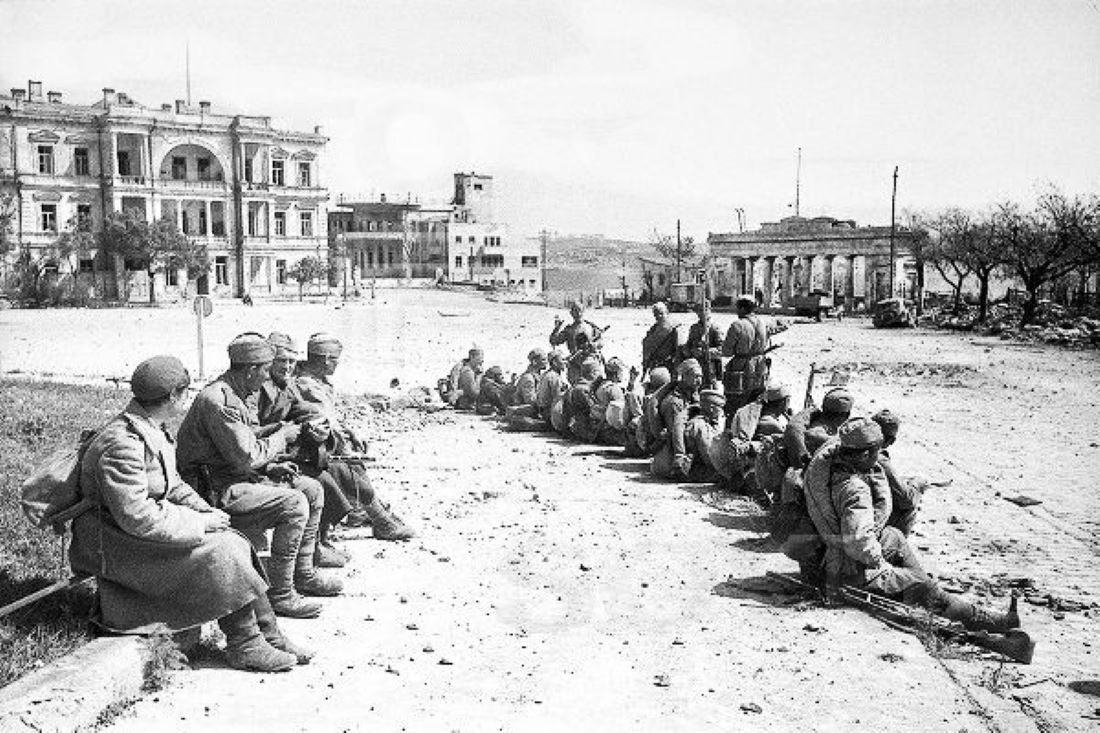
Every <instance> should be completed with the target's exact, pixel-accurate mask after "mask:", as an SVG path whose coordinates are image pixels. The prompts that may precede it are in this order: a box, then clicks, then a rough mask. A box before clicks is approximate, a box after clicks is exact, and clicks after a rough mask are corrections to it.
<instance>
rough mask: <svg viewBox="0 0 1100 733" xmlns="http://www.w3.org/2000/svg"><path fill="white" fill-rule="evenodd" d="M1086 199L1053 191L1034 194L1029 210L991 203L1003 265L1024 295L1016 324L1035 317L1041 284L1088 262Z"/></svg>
mask: <svg viewBox="0 0 1100 733" xmlns="http://www.w3.org/2000/svg"><path fill="white" fill-rule="evenodd" d="M1090 204H1091V202H1090V201H1089V200H1088V199H1085V198H1084V197H1081V196H1074V197H1069V196H1066V195H1065V194H1063V193H1062V192H1061V191H1058V190H1057V189H1051V190H1049V191H1048V192H1047V193H1045V194H1042V195H1040V196H1039V200H1038V202H1037V203H1036V207H1035V210H1034V211H1033V212H1025V211H1023V210H1021V208H1020V207H1019V206H1018V205H1017V204H1015V203H1004V204H1000V205H999V206H998V207H997V219H998V221H999V223H1000V226H999V227H998V234H999V239H1000V244H1001V247H1002V248H1003V251H1004V256H1005V263H1006V268H1007V269H1008V270H1009V271H1010V272H1011V273H1012V274H1014V275H1015V276H1016V277H1018V278H1019V279H1020V281H1021V282H1022V283H1023V286H1024V290H1025V291H1026V292H1027V299H1026V300H1025V301H1024V313H1023V318H1022V319H1021V322H1022V323H1025V324H1028V323H1033V322H1034V321H1035V312H1036V310H1037V308H1038V305H1039V292H1040V290H1041V289H1042V288H1043V286H1045V285H1048V284H1050V283H1053V282H1054V281H1055V280H1057V279H1058V278H1061V277H1064V276H1065V275H1068V274H1069V273H1071V272H1073V271H1074V270H1075V269H1077V268H1078V267H1079V266H1081V265H1082V264H1084V263H1086V262H1087V261H1088V257H1089V255H1088V252H1089V250H1090V248H1091V247H1090V244H1089V243H1090V241H1091V237H1093V236H1094V234H1092V232H1093V231H1094V227H1095V226H1096V225H1095V223H1094V221H1093V220H1094V218H1095V213H1094V211H1093V210H1092V209H1091V207H1090Z"/></svg>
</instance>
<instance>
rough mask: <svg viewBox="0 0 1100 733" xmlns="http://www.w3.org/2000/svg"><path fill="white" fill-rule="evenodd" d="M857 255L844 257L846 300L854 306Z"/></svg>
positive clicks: (849, 304)
mask: <svg viewBox="0 0 1100 733" xmlns="http://www.w3.org/2000/svg"><path fill="white" fill-rule="evenodd" d="M855 275H856V256H855V255H848V256H847V257H845V258H844V301H845V302H846V303H847V304H848V307H849V308H851V307H852V299H853V298H854V297H855V287H856V278H855Z"/></svg>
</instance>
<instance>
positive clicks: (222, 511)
mask: <svg viewBox="0 0 1100 733" xmlns="http://www.w3.org/2000/svg"><path fill="white" fill-rule="evenodd" d="M342 350H343V347H342V345H341V343H340V341H339V340H338V339H336V338H335V337H333V336H331V335H327V334H315V335H313V336H311V337H310V339H309V342H308V344H307V347H306V352H305V359H304V360H302V361H300V357H301V351H300V349H299V347H298V345H297V344H296V343H295V341H294V340H293V339H292V338H291V337H290V336H288V335H286V334H282V333H272V334H270V335H269V336H267V337H264V336H262V335H260V334H257V333H246V334H242V335H240V336H238V337H237V338H235V339H233V341H232V342H231V343H230V344H229V347H228V351H229V362H230V366H229V369H228V370H227V371H226V372H225V373H224V374H222V375H221V376H219V377H218V378H216V379H214V380H213V381H211V382H210V383H209V384H207V385H206V386H204V387H203V388H202V389H201V391H199V393H198V395H197V396H196V397H195V399H194V402H193V403H192V404H191V405H190V407H189V409H188V405H187V402H188V400H187V398H188V390H189V388H190V382H191V379H190V375H189V374H188V372H187V370H186V369H185V368H184V366H183V364H182V363H181V362H180V360H179V359H177V358H176V357H174V356H156V357H152V358H151V359H147V360H146V361H144V362H142V363H141V364H140V365H138V367H137V368H136V369H135V371H134V373H133V376H132V378H131V381H130V386H131V390H132V392H133V396H134V398H133V400H132V401H131V402H130V404H129V405H128V406H127V407H126V409H125V410H124V411H123V412H122V413H121V414H120V415H118V416H117V417H116V418H115V419H114V420H112V421H111V422H110V423H109V424H108V425H107V426H106V427H105V428H104V429H102V430H100V431H99V432H98V434H97V435H96V437H95V438H94V439H93V440H92V442H91V444H90V445H89V446H88V448H87V450H86V451H85V452H84V454H83V458H82V463H81V491H82V492H83V494H84V496H85V497H86V498H88V499H90V500H91V502H92V503H93V505H94V510H90V511H87V512H85V513H83V514H81V515H80V516H78V517H77V518H76V519H74V520H73V542H72V545H71V550H70V558H71V562H72V565H73V568H74V570H77V571H81V572H86V573H89V574H93V575H95V576H96V577H97V579H98V588H99V599H100V608H99V616H100V619H99V620H100V623H101V624H102V625H103V626H105V627H106V628H109V629H111V630H115V631H121V632H143V631H147V630H152V628H153V627H154V626H159V627H160V628H163V627H167V629H168V630H169V631H171V632H184V631H189V630H195V629H197V628H198V627H199V626H201V624H203V623H205V622H207V621H213V620H217V621H218V624H219V625H220V626H221V628H222V630H223V631H224V632H225V635H226V652H227V659H228V661H229V664H230V665H231V666H234V667H238V668H241V669H248V670H255V671H264V672H273V671H283V670H286V669H289V668H291V667H293V666H295V665H296V664H305V663H306V662H308V661H309V660H310V658H311V657H312V656H313V653H312V652H311V651H309V650H306V649H304V648H302V647H301V646H298V645H296V644H293V643H292V642H290V641H289V640H288V639H287V638H286V637H285V636H284V635H283V634H282V633H281V632H280V630H279V626H278V623H277V621H276V617H277V616H286V617H292V618H316V617H317V616H319V615H320V614H321V611H322V606H321V604H320V603H318V602H317V601H316V600H313V598H316V597H324V596H335V595H339V594H340V593H342V591H343V585H342V583H341V582H340V581H339V580H338V579H337V578H335V577H331V576H329V575H325V574H323V571H322V570H320V569H319V568H326V567H327V568H334V567H342V566H343V565H345V564H346V563H347V562H348V560H349V558H348V557H347V556H346V555H344V554H343V553H341V552H340V551H339V550H338V549H337V548H336V547H335V546H334V545H333V544H332V542H331V539H332V537H331V535H332V528H333V527H334V526H336V525H337V524H339V523H341V522H342V521H343V522H347V523H348V524H352V525H367V524H369V525H370V526H371V528H372V530H373V534H374V537H375V538H377V539H382V540H405V539H408V538H410V537H412V536H413V532H412V530H410V529H409V528H408V527H406V526H405V525H404V523H403V522H402V521H401V520H400V519H399V518H398V517H396V516H395V515H394V514H393V513H392V512H391V511H390V510H389V508H388V507H387V506H386V505H385V504H383V503H382V502H381V500H380V499H379V497H378V495H377V493H376V491H375V489H374V487H373V486H372V484H371V481H370V479H369V478H368V476H367V473H366V469H365V461H366V460H367V456H366V455H365V451H366V449H367V442H366V439H365V438H364V436H363V435H361V434H360V432H359V431H358V430H357V429H356V427H355V426H353V425H350V424H348V423H346V422H345V421H344V420H343V419H342V418H341V415H340V412H339V410H338V406H337V399H336V390H335V386H334V384H333V382H332V377H333V374H334V372H335V371H336V369H337V367H338V365H339V362H340V356H341V352H342ZM184 413H185V414H184ZM181 414H183V420H182V423H181V424H180V427H179V431H178V433H177V436H176V438H175V439H174V440H173V439H172V437H171V436H170V435H169V433H168V431H167V430H166V428H165V425H166V423H168V422H171V421H173V420H174V419H175V418H178V417H179V416H180V415H181ZM269 535H270V541H269V539H268V536H269ZM268 552H269V553H270V555H269V557H268V558H267V562H266V563H263V562H261V561H260V559H259V557H260V554H266V553H268Z"/></svg>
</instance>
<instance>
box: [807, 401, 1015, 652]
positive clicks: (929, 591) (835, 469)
mask: <svg viewBox="0 0 1100 733" xmlns="http://www.w3.org/2000/svg"><path fill="white" fill-rule="evenodd" d="M838 438H839V439H838V440H837V441H836V442H835V443H833V442H830V443H829V444H828V445H827V446H826V447H825V448H823V449H822V450H821V451H819V452H818V453H817V454H816V455H815V456H814V458H813V460H812V461H811V463H810V466H809V468H808V469H807V471H806V481H805V492H806V505H807V510H808V511H809V515H810V518H811V520H812V521H813V525H814V528H815V529H816V530H817V533H818V535H819V536H820V538H821V542H822V543H823V545H824V553H823V561H822V570H823V575H824V580H825V589H826V593H827V594H829V595H834V596H835V594H836V591H837V590H838V589H839V588H840V586H841V585H852V586H854V587H856V588H858V589H860V590H867V591H871V592H873V593H878V594H880V595H883V596H886V597H888V598H893V599H897V600H902V601H904V602H905V603H909V604H914V605H920V606H924V607H926V608H928V609H929V610H930V611H932V612H933V613H936V614H938V615H941V616H944V617H946V618H948V619H951V620H952V621H959V622H961V623H962V624H963V626H965V627H966V628H967V629H970V630H974V631H994V632H1005V631H1009V630H1011V629H1015V628H1019V626H1020V619H1019V617H1018V616H1017V615H1016V613H1015V612H1014V611H1010V612H1009V613H995V612H992V611H989V610H988V609H985V608H982V607H979V606H977V605H975V604H973V603H969V602H967V601H964V600H963V599H962V598H960V597H958V596H956V595H953V594H951V593H947V592H946V591H944V590H943V589H942V588H940V587H939V585H938V584H937V583H936V581H935V580H933V579H932V578H931V576H929V575H928V573H926V572H925V571H924V569H923V568H922V567H921V565H920V561H919V560H918V558H917V554H916V552H915V551H914V550H913V548H912V547H911V546H910V545H909V543H908V541H907V540H906V539H905V536H904V535H903V534H902V533H901V532H899V531H898V530H897V529H896V528H894V527H887V526H885V522H886V518H887V517H888V516H889V506H888V503H887V508H886V510H885V511H882V510H880V509H879V508H878V507H879V506H881V501H880V497H882V496H885V498H886V501H887V502H888V501H889V497H890V488H889V486H888V485H887V480H886V476H885V473H884V471H883V470H882V466H881V465H880V464H879V451H880V450H881V448H882V444H883V436H882V430H881V429H880V428H879V427H878V425H877V424H876V423H875V422H874V421H872V420H869V419H867V418H855V419H853V420H849V421H848V422H846V423H845V424H844V425H843V426H841V428H840V430H839V432H838Z"/></svg>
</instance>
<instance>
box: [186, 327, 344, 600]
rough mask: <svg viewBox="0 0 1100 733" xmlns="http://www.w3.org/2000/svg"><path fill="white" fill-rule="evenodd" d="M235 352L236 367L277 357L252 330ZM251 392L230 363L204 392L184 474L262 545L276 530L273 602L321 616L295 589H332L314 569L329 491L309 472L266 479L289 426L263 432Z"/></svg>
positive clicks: (191, 426) (190, 425)
mask: <svg viewBox="0 0 1100 733" xmlns="http://www.w3.org/2000/svg"><path fill="white" fill-rule="evenodd" d="M229 354H230V362H231V363H232V364H233V365H234V366H236V367H240V366H247V365H261V366H262V365H264V364H270V363H271V361H272V359H273V358H274V355H275V351H274V349H272V348H271V346H269V345H268V344H267V342H266V341H264V339H263V337H261V336H258V335H249V336H242V337H238V338H237V339H234V341H233V342H232V343H231V344H230V349H229ZM251 391H252V390H250V389H249V388H248V385H247V384H246V376H245V372H244V371H242V370H240V369H233V368H231V369H230V370H229V371H227V372H225V373H224V374H222V375H221V376H220V377H218V378H217V379H215V380H214V381H213V382H211V383H210V384H209V385H207V386H206V387H205V388H204V389H203V390H202V391H201V392H200V393H199V394H198V396H197V397H196V398H195V401H194V403H193V404H192V406H191V409H190V411H189V412H188V413H187V416H186V417H185V418H184V420H183V423H182V424H181V425H180V429H179V435H178V438H177V441H178V443H177V446H176V457H177V459H178V464H179V471H180V475H181V476H182V477H183V479H184V480H185V481H187V482H188V483H189V484H191V485H192V486H193V487H195V489H196V490H197V491H198V492H199V493H200V494H201V495H203V496H204V498H206V499H207V501H209V502H210V503H211V504H213V505H214V506H216V507H218V508H219V509H222V510H224V511H225V512H226V513H227V514H229V516H230V522H231V524H232V525H233V526H234V527H236V528H237V529H240V530H241V531H242V532H243V533H244V534H245V535H247V536H248V537H249V539H251V540H252V541H253V543H254V544H255V545H256V546H257V547H260V546H262V543H263V535H264V531H265V530H267V529H272V530H273V535H272V542H271V560H270V564H269V569H268V574H269V579H270V582H271V588H270V589H269V591H268V595H269V597H270V599H271V604H272V606H273V607H274V608H275V611H276V613H279V614H281V615H289V616H297V617H303V618H309V617H315V616H317V615H318V614H320V612H321V607H320V605H319V604H317V603H313V602H308V601H305V600H304V599H303V598H301V597H300V596H299V595H298V593H297V592H296V588H297V589H298V590H301V591H302V592H304V593H308V594H323V595H333V592H332V591H333V587H332V585H331V584H329V583H326V582H324V581H323V580H322V579H321V578H319V576H317V574H316V572H315V571H314V568H313V553H314V542H315V541H316V531H317V522H319V521H320V515H321V508H322V507H323V492H322V489H321V486H320V484H318V483H317V482H316V481H314V480H312V479H309V478H307V477H305V476H297V477H294V479H293V483H292V484H291V485H285V484H277V483H275V482H274V481H272V480H270V479H268V478H265V476H264V474H263V471H265V470H268V469H269V468H270V465H271V464H272V463H274V462H277V461H276V459H277V458H279V457H280V456H282V455H283V454H285V452H286V450H287V430H286V429H285V428H281V429H278V430H275V431H274V432H271V433H270V434H268V435H266V436H265V437H258V436H257V434H256V430H257V428H258V427H259V420H258V418H257V416H256V413H255V410H254V408H252V407H250V406H249V405H248V404H247V403H246V400H247V399H248V397H249V395H250V393H251ZM294 432H295V433H296V432H297V430H296V429H295V430H294ZM335 590H336V592H337V593H338V592H339V589H338V588H337V589H335Z"/></svg>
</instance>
